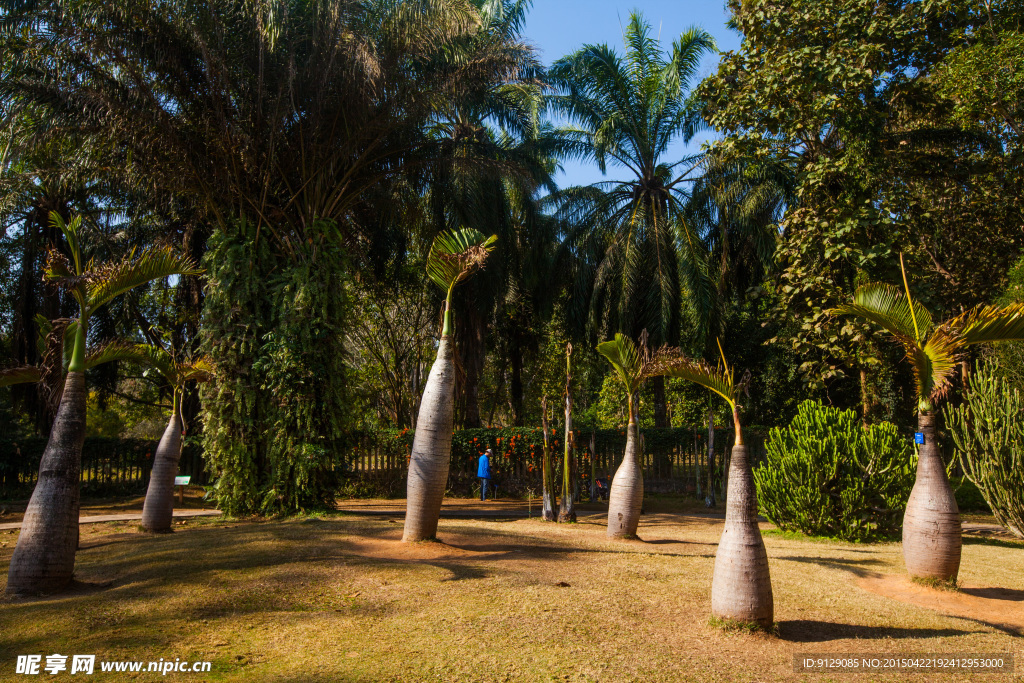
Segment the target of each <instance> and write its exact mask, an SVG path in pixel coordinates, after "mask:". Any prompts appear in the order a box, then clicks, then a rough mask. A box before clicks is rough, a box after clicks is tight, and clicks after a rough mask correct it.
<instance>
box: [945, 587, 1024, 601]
mask: <svg viewBox="0 0 1024 683" xmlns="http://www.w3.org/2000/svg"><path fill="white" fill-rule="evenodd" d="M960 592H961V593H965V594H967V595H973V596H975V597H977V598H987V599H989V600H1008V601H1010V602H1024V590H1017V589H1015V588H997V587H994V586H990V587H986V588H961V589H960Z"/></svg>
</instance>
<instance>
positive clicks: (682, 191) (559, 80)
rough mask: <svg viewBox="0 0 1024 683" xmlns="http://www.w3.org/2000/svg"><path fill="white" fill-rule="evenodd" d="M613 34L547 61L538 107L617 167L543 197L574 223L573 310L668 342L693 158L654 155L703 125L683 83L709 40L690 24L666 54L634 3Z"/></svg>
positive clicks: (577, 149) (659, 412) (657, 385)
mask: <svg viewBox="0 0 1024 683" xmlns="http://www.w3.org/2000/svg"><path fill="white" fill-rule="evenodd" d="M624 38H625V42H626V51H625V54H624V55H621V56H620V55H619V54H618V53H617V52H615V50H613V49H612V48H611V47H609V46H608V45H586V46H584V47H583V48H581V49H580V50H578V51H576V52H574V53H572V54H570V55H568V56H566V57H563V58H562V59H559V60H558V61H557V62H555V63H554V64H553V65H552V67H551V69H550V71H549V77H550V80H551V83H552V85H553V86H554V88H555V90H556V94H554V95H553V96H551V97H550V98H549V99H548V106H549V107H550V108H551V109H552V110H553V111H554V112H556V113H558V114H561V115H564V116H566V117H568V119H569V120H570V122H571V125H570V126H568V127H565V128H563V129H562V130H561V131H560V132H561V134H562V135H563V136H564V137H565V139H566V149H567V151H568V153H569V154H571V155H575V156H577V157H581V158H586V159H592V160H594V161H596V162H597V164H598V166H599V168H600V169H601V171H602V172H605V171H606V169H607V166H608V164H609V163H611V164H612V165H615V166H618V167H620V168H622V169H624V171H625V172H626V173H627V174H628V176H629V177H628V179H627V180H623V181H608V182H602V183H597V184H595V185H591V186H587V187H572V188H567V189H565V190H562V191H561V192H559V193H557V194H555V195H554V196H553V197H552V198H551V201H552V202H553V203H555V205H556V206H557V207H558V215H559V216H560V217H561V218H562V219H564V220H565V221H566V223H567V224H568V225H571V226H574V227H573V228H572V230H571V231H570V232H569V234H568V235H567V237H566V245H567V248H568V249H569V250H570V251H572V252H573V253H575V254H577V255H578V256H579V257H580V260H581V261H580V262H581V264H582V266H581V272H580V273H579V275H578V281H579V283H580V285H581V287H580V288H579V289H580V290H582V291H579V292H578V293H577V297H576V298H577V302H578V303H577V305H576V310H577V311H578V314H584V311H586V313H585V315H587V316H588V317H589V319H590V322H591V324H592V325H593V327H594V328H595V329H597V328H599V327H600V325H599V323H601V321H602V320H604V319H605V318H608V319H610V323H611V326H612V327H613V329H616V330H619V331H622V332H625V333H626V334H628V335H629V336H632V337H638V336H639V334H640V332H641V330H644V329H646V330H648V331H649V333H650V336H651V342H652V344H654V345H661V344H666V343H671V344H675V343H677V342H678V337H679V325H680V310H681V306H680V303H681V302H680V273H679V261H680V257H681V256H682V254H683V253H684V252H686V251H689V250H693V249H695V248H696V243H697V239H696V236H695V235H694V233H693V231H692V230H691V228H690V226H689V225H688V224H687V223H686V222H685V221H684V220H683V213H684V211H683V209H684V207H685V205H686V202H687V195H688V192H687V189H688V184H689V183H690V182H692V181H693V180H694V179H695V178H696V177H698V175H699V170H700V163H699V162H700V157H699V156H697V157H695V156H687V157H684V158H683V159H681V160H679V161H676V162H672V163H670V162H666V161H665V156H666V154H667V153H668V152H669V147H670V145H671V144H672V143H673V142H675V141H676V140H682V141H683V142H688V141H689V140H690V139H691V138H692V136H693V135H694V134H695V133H696V132H697V131H698V130H699V129H700V127H701V126H702V125H703V124H702V120H701V117H700V115H699V111H698V108H697V107H696V106H695V105H694V103H693V102H692V101H691V98H690V97H689V88H690V84H691V82H692V81H693V79H694V78H695V77H696V75H697V71H698V68H699V65H700V60H701V57H702V56H704V55H705V54H707V53H709V52H711V51H713V50H714V49H715V41H714V39H713V38H712V37H711V36H710V35H709V34H708V33H706V32H705V31H703V30H701V29H698V28H690V29H688V30H687V31H685V32H684V33H683V34H682V35H680V37H679V38H678V39H677V40H676V41H674V42H673V43H672V48H671V50H670V51H669V52H668V53H667V54H666V53H664V52H663V51H662V48H661V43H660V41H659V40H658V39H657V38H655V37H653V36H652V35H651V27H650V25H649V24H648V23H647V22H646V21H645V20H644V18H643V16H642V15H641V14H639V13H638V12H634V13H632V14H631V15H630V19H629V23H628V24H627V26H626V28H625V33H624ZM584 302H587V303H584ZM653 388H654V392H655V406H654V408H655V424H656V426H658V427H667V426H668V418H667V410H666V406H665V398H664V395H665V391H664V383H663V381H662V379H661V378H655V381H654V387H653Z"/></svg>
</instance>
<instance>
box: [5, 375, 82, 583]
mask: <svg viewBox="0 0 1024 683" xmlns="http://www.w3.org/2000/svg"><path fill="white" fill-rule="evenodd" d="M86 396H87V392H86V388H85V374H84V373H82V372H69V373H68V375H67V379H66V380H65V381H64V392H63V394H61V398H60V405H59V407H58V408H57V417H56V418H55V419H54V421H53V428H52V429H51V430H50V439H49V441H48V442H47V444H46V450H45V451H43V457H42V460H41V461H40V463H39V479H38V480H37V481H36V486H35V488H34V489H33V490H32V497H31V498H30V499H29V503H28V508H27V509H26V510H25V518H24V520H23V521H22V525H21V533H20V534H19V535H18V543H17V545H16V546H15V548H14V554H13V555H12V556H11V564H10V567H9V568H8V571H7V592H8V593H11V594H40V593H53V592H56V591H60V590H62V589H64V588H66V587H67V586H68V584H70V583H71V579H72V576H73V575H74V571H75V552H76V551H77V550H78V508H79V488H78V482H79V478H80V476H81V471H82V446H83V444H84V443H85V414H86V413H85V406H86Z"/></svg>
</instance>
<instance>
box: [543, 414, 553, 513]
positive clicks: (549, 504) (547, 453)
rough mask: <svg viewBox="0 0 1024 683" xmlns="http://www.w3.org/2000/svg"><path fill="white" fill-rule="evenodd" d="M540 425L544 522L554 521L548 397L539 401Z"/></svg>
mask: <svg viewBox="0 0 1024 683" xmlns="http://www.w3.org/2000/svg"><path fill="white" fill-rule="evenodd" d="M541 427H542V428H543V430H544V462H543V464H542V470H543V472H542V476H543V478H544V482H543V484H542V487H543V488H542V490H541V517H542V518H543V520H544V521H545V522H554V521H555V519H556V516H555V507H556V501H555V473H554V464H553V463H552V462H551V460H552V457H551V444H550V443H549V441H548V434H549V429H550V427H549V426H548V399H547V397H545V398H544V400H542V401H541Z"/></svg>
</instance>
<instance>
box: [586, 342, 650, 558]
mask: <svg viewBox="0 0 1024 683" xmlns="http://www.w3.org/2000/svg"><path fill="white" fill-rule="evenodd" d="M640 339H641V342H640V346H641V348H640V349H637V347H636V344H634V343H633V340H632V339H630V338H629V337H627V336H626V335H624V334H621V333H620V334H616V335H615V338H614V339H612V340H610V341H606V342H602V343H600V344H598V345H597V351H598V353H600V354H601V355H602V356H604V357H605V358H607V359H608V362H609V363H611V365H612V368H613V369H614V370H615V374H616V375H618V378H619V379H620V380H621V381H622V384H623V386H625V387H626V397H627V398H626V400H627V406H628V409H629V423H628V424H627V425H626V452H625V453H624V454H623V456H622V463H620V464H619V468H618V469H617V470H615V476H614V478H613V479H612V490H611V492H610V493H609V494H608V532H607V533H608V538H636V528H637V525H638V524H639V522H640V508H641V506H642V505H643V501H644V477H643V471H642V470H641V469H640V458H639V455H640V454H639V453H637V450H638V449H639V444H640V437H639V433H638V430H639V426H638V425H639V412H640V389H641V388H642V387H643V385H644V382H646V381H647V380H648V379H650V378H651V377H653V376H655V374H657V373H655V372H653V363H652V361H653V358H652V356H651V354H650V352H649V351H648V350H647V344H646V342H647V335H646V334H642V335H641V337H640Z"/></svg>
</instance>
